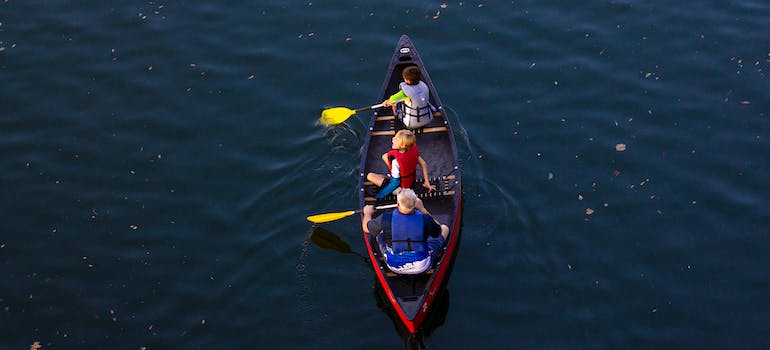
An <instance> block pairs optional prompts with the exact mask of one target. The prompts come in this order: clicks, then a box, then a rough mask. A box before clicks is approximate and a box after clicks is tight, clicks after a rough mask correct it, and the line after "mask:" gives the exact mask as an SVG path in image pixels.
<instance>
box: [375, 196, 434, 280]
mask: <svg viewBox="0 0 770 350" xmlns="http://www.w3.org/2000/svg"><path fill="white" fill-rule="evenodd" d="M382 226H383V227H382V228H383V232H388V231H390V232H391V235H392V240H391V245H390V247H388V248H389V249H388V251H387V252H386V257H385V258H386V261H387V262H388V265H390V266H394V267H399V266H402V265H404V264H406V263H412V262H415V261H420V260H423V259H425V258H427V257H428V253H429V252H428V243H427V242H426V241H425V229H424V223H423V215H422V213H421V212H420V211H418V210H415V211H414V212H412V214H409V215H404V214H402V213H401V212H399V211H398V209H395V210H393V213H386V214H383V217H382Z"/></svg>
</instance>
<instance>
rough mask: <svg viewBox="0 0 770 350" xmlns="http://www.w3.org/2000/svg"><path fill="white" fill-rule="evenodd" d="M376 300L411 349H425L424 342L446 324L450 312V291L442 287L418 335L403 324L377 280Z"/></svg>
mask: <svg viewBox="0 0 770 350" xmlns="http://www.w3.org/2000/svg"><path fill="white" fill-rule="evenodd" d="M374 299H375V301H376V302H377V307H378V308H379V309H380V310H382V311H383V312H385V314H386V315H388V317H389V318H390V320H391V321H393V326H394V327H395V328H396V331H397V332H398V334H399V335H400V336H401V338H402V339H404V344H405V345H406V346H407V348H409V349H425V348H426V346H425V343H424V340H425V339H428V338H429V337H430V336H431V334H433V332H434V331H435V330H436V329H438V328H439V327H441V326H442V325H443V324H444V321H446V315H447V312H449V290H448V289H447V288H446V287H442V288H441V289H440V290H439V292H438V295H436V299H435V300H434V301H433V306H431V311H430V313H428V316H427V317H425V321H424V322H423V324H422V327H421V328H420V330H419V331H417V333H414V334H412V333H410V332H409V330H408V329H406V327H405V326H404V325H403V323H401V319H399V317H398V315H397V314H396V311H395V310H393V307H392V306H391V305H390V302H389V301H388V295H387V294H385V290H384V289H383V288H382V285H381V284H380V282H379V281H378V280H377V279H376V278H375V279H374Z"/></svg>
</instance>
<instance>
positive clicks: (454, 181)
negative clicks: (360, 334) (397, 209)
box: [358, 35, 462, 333]
mask: <svg viewBox="0 0 770 350" xmlns="http://www.w3.org/2000/svg"><path fill="white" fill-rule="evenodd" d="M412 65H416V66H417V67H419V68H420V70H421V72H422V78H423V81H424V82H425V83H426V84H427V85H428V88H429V90H430V102H431V104H432V105H433V106H434V107H436V109H437V110H438V111H439V112H440V115H437V116H435V117H434V120H433V121H432V122H431V123H430V124H428V125H426V126H425V127H423V128H420V129H417V130H415V134H416V135H417V145H418V146H419V147H420V155H421V156H422V158H423V159H425V161H426V163H428V173H429V174H428V175H429V176H430V177H431V183H433V184H435V185H437V187H438V188H437V191H436V192H431V193H427V192H426V191H425V189H424V188H423V187H422V186H421V185H420V184H421V183H422V181H421V178H422V176H421V174H422V173H421V171H420V170H419V169H418V171H417V174H418V175H417V181H416V182H415V185H414V186H413V189H414V190H415V192H416V193H417V194H418V197H420V198H422V200H423V202H424V204H425V207H426V208H427V209H428V211H430V213H431V214H432V216H433V217H434V218H435V219H436V220H438V221H439V222H440V223H442V224H445V225H447V226H449V237H448V238H447V241H446V245H445V247H444V251H443V252H442V254H441V255H440V256H439V257H438V259H437V261H436V263H435V264H434V266H433V268H432V269H430V270H429V271H428V272H427V273H424V274H420V275H408V276H404V275H396V274H394V273H392V272H390V270H389V269H388V268H387V266H385V263H384V261H383V259H382V258H381V256H380V253H379V250H378V249H377V243H376V242H375V240H374V238H373V236H371V235H369V234H367V233H364V241H365V242H366V247H367V250H368V252H369V258H370V261H371V263H372V267H373V268H374V272H375V275H376V277H377V280H378V281H379V283H380V285H381V286H382V288H383V292H384V294H385V295H386V297H387V299H388V301H389V302H390V304H391V306H392V307H393V309H394V312H395V314H396V315H397V316H398V318H399V319H400V320H401V322H402V323H403V324H404V326H405V327H406V329H407V330H409V331H410V332H412V333H416V332H417V331H418V330H419V329H420V326H421V324H422V322H423V321H424V320H425V318H426V316H427V314H428V313H429V312H430V309H431V306H432V304H433V302H434V301H435V298H436V296H437V294H438V292H439V291H440V288H441V287H442V286H443V285H445V284H446V281H447V280H448V279H449V272H450V270H451V265H452V264H451V263H452V260H453V259H454V257H455V255H456V250H457V248H458V243H459V238H460V218H461V202H462V191H461V183H462V182H461V171H460V162H459V160H458V157H457V148H456V146H455V141H454V135H453V133H452V127H451V125H450V124H449V121H448V119H447V118H446V113H445V112H444V108H443V105H442V104H441V100H440V99H439V96H438V93H437V92H436V89H435V87H434V86H433V82H432V81H431V79H430V76H429V75H428V72H427V70H426V69H425V66H424V64H423V62H422V59H421V58H420V56H419V55H418V53H417V50H416V49H415V47H414V45H413V44H412V42H411V40H409V37H407V36H406V35H404V36H402V37H401V39H400V40H399V42H398V45H397V46H396V49H395V52H394V54H393V57H392V58H391V62H390V66H389V67H388V71H387V74H386V76H385V81H384V83H383V86H382V89H381V91H380V95H379V100H378V101H382V100H385V99H386V98H387V97H388V96H390V95H392V94H394V93H396V92H397V91H398V90H399V88H398V84H399V83H400V82H401V81H403V79H402V78H401V72H402V71H403V69H404V68H406V67H408V66H412ZM392 115H393V112H392V110H391V109H390V108H379V109H377V110H375V111H374V113H373V115H372V118H371V121H370V123H369V128H368V131H367V135H366V141H365V142H364V146H363V150H362V155H361V167H360V173H359V183H358V189H359V200H360V204H361V206H363V205H366V204H374V205H384V204H392V203H395V197H394V196H392V195H391V196H388V197H386V198H384V199H382V200H375V199H374V198H373V197H374V194H375V193H376V191H377V189H376V188H375V186H373V185H371V184H367V182H366V174H367V173H369V172H375V173H380V174H386V173H387V172H388V169H387V166H386V165H385V163H384V162H383V161H382V159H381V156H382V154H383V153H385V152H387V151H389V150H390V149H391V138H392V136H393V135H394V134H395V132H396V131H398V130H399V129H402V128H403V125H402V124H401V123H400V122H399V121H396V120H395V119H394V118H393V117H392ZM418 168H419V167H418ZM375 215H379V213H378V214H375Z"/></svg>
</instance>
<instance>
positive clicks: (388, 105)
mask: <svg viewBox="0 0 770 350" xmlns="http://www.w3.org/2000/svg"><path fill="white" fill-rule="evenodd" d="M382 105H383V106H384V107H390V106H392V105H393V102H390V100H385V101H382Z"/></svg>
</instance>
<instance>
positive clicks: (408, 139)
mask: <svg viewBox="0 0 770 350" xmlns="http://www.w3.org/2000/svg"><path fill="white" fill-rule="evenodd" d="M393 139H394V140H395V141H396V144H397V145H399V148H406V149H409V148H410V147H412V146H414V144H415V143H417V137H416V136H414V133H413V132H411V131H409V130H406V129H401V130H399V131H398V132H397V133H396V136H394V137H393Z"/></svg>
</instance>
